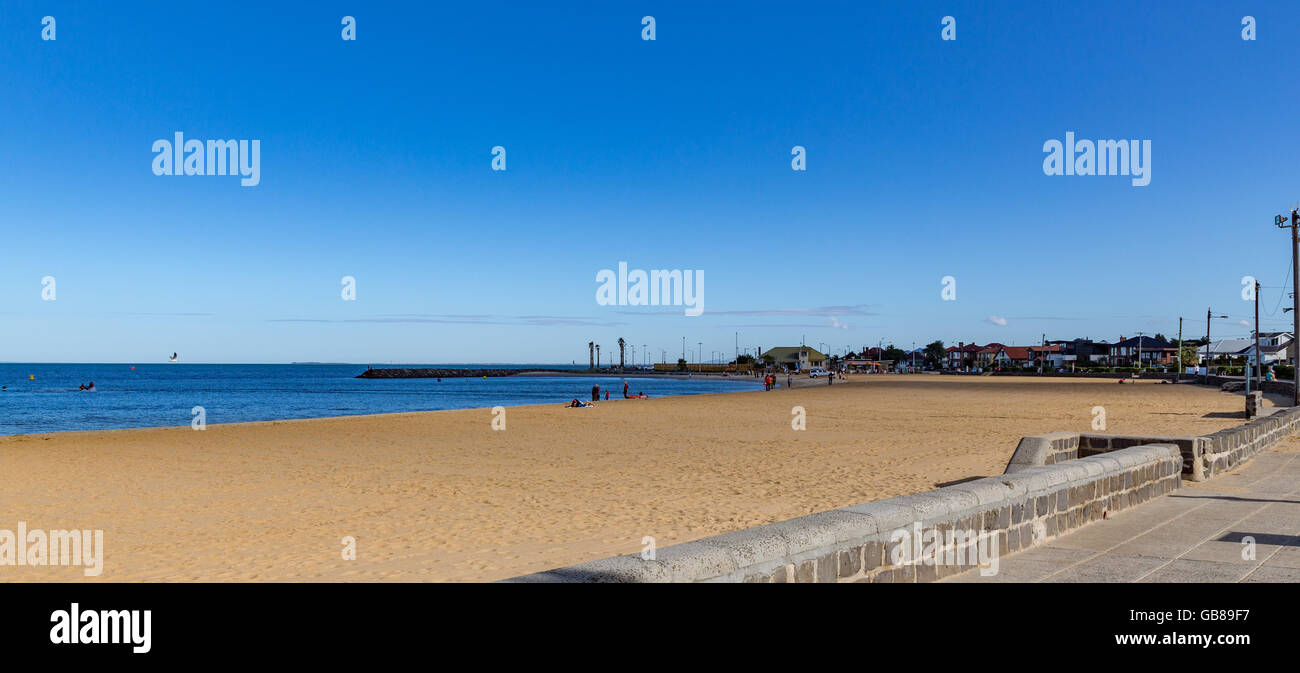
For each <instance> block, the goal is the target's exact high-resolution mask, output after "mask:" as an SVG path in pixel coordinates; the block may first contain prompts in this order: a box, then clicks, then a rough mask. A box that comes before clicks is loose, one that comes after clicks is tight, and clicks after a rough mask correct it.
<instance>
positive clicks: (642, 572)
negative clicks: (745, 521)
mask: <svg viewBox="0 0 1300 673" xmlns="http://www.w3.org/2000/svg"><path fill="white" fill-rule="evenodd" d="M1181 466H1182V456H1181V454H1180V453H1179V450H1178V447H1176V446H1174V445H1171V444H1163V445H1151V446H1137V447H1132V448H1127V449H1121V450H1118V451H1114V452H1111V453H1108V454H1105V455H1097V456H1091V457H1088V458H1081V459H1078V460H1071V461H1067V462H1063V463H1057V464H1054V465H1045V466H1028V467H1025V468H1024V469H1021V470H1019V471H1018V472H1016V473H1015V474H1006V475H1002V476H999V477H988V478H984V479H977V480H974V481H969V482H965V483H961V484H956V485H953V486H948V487H945V488H941V489H937V490H934V491H929V492H926V493H917V494H914V495H905V496H900V497H897V498H889V499H887V500H879V501H876V502H870V503H866V504H862V505H854V506H852V507H845V508H843V509H836V510H831V511H828V512H820V513H818V514H812V515H809V516H804V517H799V518H797V519H790V520H788V521H781V522H779V523H774V524H770V525H767V526H758V527H756V528H749V529H746V530H741V531H736V532H733V533H726V534H723V535H717V536H714V537H709V538H704V539H702V540H696V541H694V542H687V543H684V544H679V545H674V546H671V547H666V548H664V549H660V550H657V552H656V554H655V558H654V559H653V560H646V559H642V558H641V557H640V556H615V557H612V558H607V559H601V560H598V561H591V562H589V563H583V564H579V565H575V566H568V567H565V568H556V569H554V570H548V571H545V572H540V573H534V574H532V575H524V576H521V577H516V578H513V579H510V580H506V581H507V582H759V583H768V582H928V581H933V580H936V579H940V578H943V577H947V576H949V575H953V574H957V573H959V572H963V571H965V570H969V569H971V568H972V567H973V566H971V565H969V564H962V563H953V564H934V563H926V562H924V559H923V558H917V557H916V556H915V554H914V553H913V551H912V550H911V546H910V545H908V544H906V543H904V542H901V541H900V540H899V532H900V531H912V530H914V529H924V530H927V531H934V532H936V533H939V534H941V535H943V536H944V538H943V539H944V540H946V542H944V543H943V544H942V545H941V549H942V550H951V551H952V552H953V553H952V556H953V557H955V558H969V556H970V555H969V554H968V553H966V552H969V550H970V546H971V545H973V544H975V542H974V541H973V540H972V539H971V538H965V537H963V536H961V535H958V536H955V537H954V536H949V535H948V533H949V532H950V531H953V532H956V531H960V532H962V533H965V532H967V531H970V532H976V533H980V534H984V535H987V536H989V538H988V539H989V540H991V541H994V543H995V544H996V545H997V549H998V553H999V555H1005V554H1009V553H1012V552H1016V551H1020V550H1022V549H1029V548H1031V547H1035V546H1038V545H1041V544H1043V543H1045V542H1047V541H1049V540H1052V539H1054V538H1056V537H1058V536H1060V535H1063V534H1065V533H1068V532H1070V531H1072V530H1074V529H1077V528H1079V527H1081V526H1084V525H1087V524H1088V523H1090V522H1092V521H1096V520H1098V519H1102V518H1105V517H1107V516H1109V515H1110V514H1111V513H1114V512H1118V511H1121V510H1124V509H1128V508H1130V507H1134V506H1136V505H1138V504H1141V503H1143V502H1146V501H1147V500H1150V499H1151V498H1154V497H1157V496H1160V495H1163V494H1165V493H1169V492H1170V491H1172V490H1174V489H1177V488H1178V487H1179V485H1180V484H1181V483H1182V482H1181V478H1180V476H1179V473H1180V469H1181ZM895 561H898V562H895Z"/></svg>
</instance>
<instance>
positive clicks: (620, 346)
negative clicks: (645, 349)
mask: <svg viewBox="0 0 1300 673" xmlns="http://www.w3.org/2000/svg"><path fill="white" fill-rule="evenodd" d="M625 345H626V344H625V343H624V342H623V337H619V338H618V370H619V371H623V348H624V347H625Z"/></svg>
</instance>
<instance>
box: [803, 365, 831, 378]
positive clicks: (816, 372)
mask: <svg viewBox="0 0 1300 673" xmlns="http://www.w3.org/2000/svg"><path fill="white" fill-rule="evenodd" d="M829 375H830V372H828V371H826V370H825V369H822V368H821V367H812V368H811V369H809V370H808V376H809V378H814V379H815V378H817V377H818V376H829Z"/></svg>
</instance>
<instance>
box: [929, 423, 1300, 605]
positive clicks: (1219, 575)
mask: <svg viewBox="0 0 1300 673" xmlns="http://www.w3.org/2000/svg"><path fill="white" fill-rule="evenodd" d="M1248 537H1249V538H1253V539H1254V541H1255V548H1254V555H1253V558H1243V549H1244V548H1246V547H1247V545H1245V544H1244V543H1243V541H1242V540H1243V538H1248ZM942 581H945V582H1300V437H1294V436H1293V437H1289V438H1287V439H1285V440H1283V441H1282V442H1280V443H1278V444H1277V445H1276V446H1275V447H1273V448H1272V449H1271V450H1268V451H1265V452H1263V453H1260V454H1259V455H1257V456H1255V457H1254V458H1252V459H1251V460H1249V461H1248V462H1247V463H1246V464H1245V465H1242V466H1241V467H1239V468H1237V469H1235V470H1233V471H1232V472H1229V473H1227V474H1223V475H1220V476H1217V477H1215V478H1214V479H1211V480H1210V481H1207V482H1200V483H1196V482H1190V481H1184V482H1183V484H1182V488H1180V489H1178V490H1176V491H1174V492H1173V493H1169V494H1167V495H1163V496H1160V497H1158V498H1156V499H1154V500H1151V501H1150V502H1147V503H1145V504H1143V505H1142V506H1141V507H1137V508H1134V509H1131V510H1126V511H1123V512H1119V513H1117V514H1115V515H1114V516H1113V517H1111V518H1108V519H1106V520H1103V521H1097V522H1094V523H1092V524H1089V525H1087V526H1085V527H1084V528H1082V529H1080V530H1078V531H1076V532H1073V533H1070V534H1069V535H1066V536H1063V537H1061V538H1058V539H1056V540H1054V541H1052V542H1050V543H1049V544H1047V545H1045V546H1043V547H1037V548H1034V549H1029V550H1026V551H1023V552H1019V553H1015V554H1010V555H1007V556H1004V557H1003V558H1001V559H1000V567H999V570H998V574H997V575H995V576H991V577H981V576H980V574H979V573H978V572H976V571H970V572H965V573H961V574H958V575H953V576H951V577H948V578H946V579H944V580H942Z"/></svg>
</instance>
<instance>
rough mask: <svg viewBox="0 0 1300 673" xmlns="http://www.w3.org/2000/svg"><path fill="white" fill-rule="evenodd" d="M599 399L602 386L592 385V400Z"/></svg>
mask: <svg viewBox="0 0 1300 673" xmlns="http://www.w3.org/2000/svg"><path fill="white" fill-rule="evenodd" d="M599 399H600V386H598V385H596V386H592V387H591V401H592V402H595V401H596V400H599Z"/></svg>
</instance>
